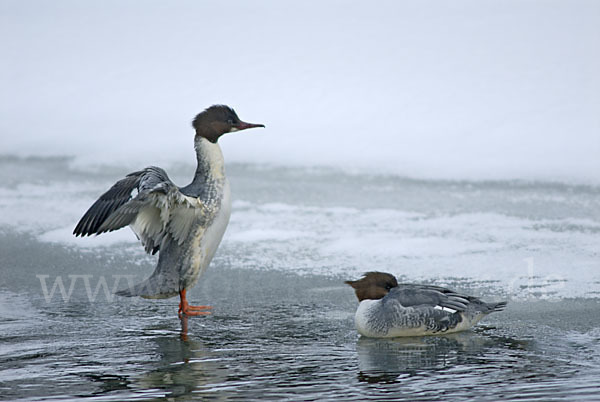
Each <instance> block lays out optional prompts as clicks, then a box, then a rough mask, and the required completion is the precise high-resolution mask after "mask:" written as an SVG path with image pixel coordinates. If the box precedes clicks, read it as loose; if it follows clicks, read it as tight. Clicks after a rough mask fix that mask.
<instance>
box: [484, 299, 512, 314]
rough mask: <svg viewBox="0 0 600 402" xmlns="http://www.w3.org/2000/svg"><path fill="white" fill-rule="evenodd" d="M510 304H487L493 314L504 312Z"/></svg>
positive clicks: (503, 302)
mask: <svg viewBox="0 0 600 402" xmlns="http://www.w3.org/2000/svg"><path fill="white" fill-rule="evenodd" d="M507 304H508V302H507V301H501V302H498V303H487V307H488V308H489V312H490V313H493V312H494V311H502V310H504V308H505V307H506V305H507Z"/></svg>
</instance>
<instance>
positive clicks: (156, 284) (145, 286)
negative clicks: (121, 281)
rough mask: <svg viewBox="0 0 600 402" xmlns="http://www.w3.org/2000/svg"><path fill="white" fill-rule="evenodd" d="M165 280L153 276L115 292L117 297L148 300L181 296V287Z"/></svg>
mask: <svg viewBox="0 0 600 402" xmlns="http://www.w3.org/2000/svg"><path fill="white" fill-rule="evenodd" d="M174 282H175V281H172V280H171V281H170V280H167V279H166V278H164V277H163V276H162V275H160V274H158V275H156V272H155V273H154V274H152V275H151V276H150V277H149V278H148V279H146V280H145V281H143V282H140V283H138V284H137V285H134V286H130V287H128V288H127V289H122V290H119V291H118V292H115V294H116V295H117V296H126V297H133V296H140V297H144V298H146V299H166V298H168V297H173V296H177V295H178V294H179V285H178V284H177V283H174Z"/></svg>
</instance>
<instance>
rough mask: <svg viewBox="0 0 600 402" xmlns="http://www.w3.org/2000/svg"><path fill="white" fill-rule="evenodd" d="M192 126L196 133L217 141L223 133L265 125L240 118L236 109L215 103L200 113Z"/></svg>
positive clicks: (211, 140) (214, 141) (213, 141)
mask: <svg viewBox="0 0 600 402" xmlns="http://www.w3.org/2000/svg"><path fill="white" fill-rule="evenodd" d="M192 126H193V127H194V129H195V130H196V135H197V136H200V137H204V138H206V139H207V140H209V141H210V142H212V143H216V142H217V141H218V140H219V137H221V136H222V135H223V134H226V133H231V132H234V131H240V130H246V129H248V128H253V127H264V125H263V124H253V123H246V122H243V121H241V120H240V118H239V117H238V115H237V113H235V110H233V109H232V108H230V107H229V106H225V105H213V106H211V107H209V108H208V109H206V110H205V111H203V112H202V113H200V114H198V115H197V116H196V118H195V119H194V121H193V122H192Z"/></svg>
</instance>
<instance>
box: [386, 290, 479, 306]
mask: <svg viewBox="0 0 600 402" xmlns="http://www.w3.org/2000/svg"><path fill="white" fill-rule="evenodd" d="M389 295H390V299H392V300H395V301H397V302H399V303H400V304H401V305H402V306H403V307H417V306H427V307H435V306H440V307H446V308H451V309H453V310H456V311H464V310H466V308H467V305H468V304H469V303H470V301H469V298H468V296H463V295H461V294H458V293H455V292H453V291H451V290H448V289H444V288H439V287H434V286H419V285H400V286H398V287H397V288H394V289H392V290H391V291H390V293H389Z"/></svg>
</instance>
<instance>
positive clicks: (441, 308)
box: [434, 306, 456, 314]
mask: <svg viewBox="0 0 600 402" xmlns="http://www.w3.org/2000/svg"><path fill="white" fill-rule="evenodd" d="M434 309H436V310H442V311H446V312H448V313H450V314H454V313H456V310H454V309H452V308H450V307H442V306H435V307H434Z"/></svg>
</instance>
